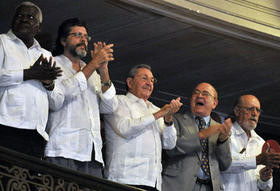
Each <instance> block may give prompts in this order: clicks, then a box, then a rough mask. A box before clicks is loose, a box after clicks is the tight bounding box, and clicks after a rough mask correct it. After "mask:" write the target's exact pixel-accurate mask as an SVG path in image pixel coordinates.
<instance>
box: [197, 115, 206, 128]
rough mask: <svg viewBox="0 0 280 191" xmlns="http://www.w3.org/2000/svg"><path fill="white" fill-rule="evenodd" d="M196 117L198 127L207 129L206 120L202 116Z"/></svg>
mask: <svg viewBox="0 0 280 191" xmlns="http://www.w3.org/2000/svg"><path fill="white" fill-rule="evenodd" d="M196 119H197V120H198V128H199V130H202V129H205V127H206V122H205V120H204V119H203V118H202V117H196Z"/></svg>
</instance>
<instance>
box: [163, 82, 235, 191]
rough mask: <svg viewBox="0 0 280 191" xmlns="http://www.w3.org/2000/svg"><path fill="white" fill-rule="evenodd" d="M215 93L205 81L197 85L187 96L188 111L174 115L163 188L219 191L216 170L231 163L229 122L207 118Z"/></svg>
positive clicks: (218, 171) (218, 175)
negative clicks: (174, 139)
mask: <svg viewBox="0 0 280 191" xmlns="http://www.w3.org/2000/svg"><path fill="white" fill-rule="evenodd" d="M217 105H218V93H217V91H216V90H215V88H214V87H213V86H212V85H211V84H209V83H200V84H198V85H197V86H196V87H195V88H194V90H193V92H192V96H191V99H190V107H191V113H190V114H175V116H174V125H175V127H176V130H177V143H176V147H175V148H174V149H172V150H170V151H167V150H166V154H167V157H166V158H165V160H164V170H163V187H162V188H163V191H170V190H184V191H212V190H214V191H220V190H221V186H222V185H221V181H220V170H226V169H227V168H228V167H229V166H230V164H231V154H230V149H229V139H228V137H229V133H230V128H231V121H230V120H228V121H226V122H225V123H224V124H219V123H218V122H216V121H215V120H214V119H212V118H211V117H210V114H211V112H212V110H213V109H215V108H216V106H217Z"/></svg>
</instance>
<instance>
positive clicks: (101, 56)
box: [45, 18, 117, 177]
mask: <svg viewBox="0 0 280 191" xmlns="http://www.w3.org/2000/svg"><path fill="white" fill-rule="evenodd" d="M90 39H91V38H90V36H89V35H88V34H87V28H86V25H85V23H84V22H81V21H80V20H79V19H78V18H72V19H67V20H65V21H64V22H63V23H62V24H61V25H60V27H59V29H58V35H57V40H56V47H55V50H54V52H53V54H54V55H55V56H56V55H58V56H56V57H55V60H56V63H57V65H58V66H60V67H61V69H62V70H63V75H62V77H61V79H60V80H59V81H57V82H56V83H55V87H54V89H53V91H52V92H48V98H49V102H50V117H49V121H48V126H47V130H48V132H49V137H50V139H49V142H48V143H47V146H46V149H45V156H46V160H47V161H49V162H52V163H54V164H56V165H60V166H63V167H67V168H71V169H73V170H77V171H80V172H83V173H87V174H90V175H93V176H97V177H102V168H103V166H104V162H103V158H102V153H101V149H102V139H101V133H100V117H99V114H100V113H111V112H113V111H114V110H115V109H116V107H117V99H115V95H116V90H115V88H114V85H113V84H112V83H111V80H110V76H109V72H108V62H109V61H112V60H114V58H113V49H112V47H113V44H108V45H107V44H106V43H104V42H98V43H94V51H91V57H92V59H91V61H90V62H89V63H88V64H85V63H84V62H83V61H82V60H81V59H82V58H83V57H85V56H86V54H87V51H88V42H89V41H90ZM96 70H98V71H99V74H98V73H97V72H96Z"/></svg>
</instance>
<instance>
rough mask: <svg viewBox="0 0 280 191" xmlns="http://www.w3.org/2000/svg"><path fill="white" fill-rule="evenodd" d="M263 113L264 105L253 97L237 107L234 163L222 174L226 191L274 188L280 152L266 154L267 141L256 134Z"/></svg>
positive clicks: (239, 101)
mask: <svg viewBox="0 0 280 191" xmlns="http://www.w3.org/2000/svg"><path fill="white" fill-rule="evenodd" d="M260 113H261V106H260V102H259V100H258V98H256V97H255V96H253V95H243V96H240V97H239V98H238V100H237V101H236V103H235V105H234V115H235V117H236V122H235V123H233V126H232V128H231V132H232V135H231V138H230V140H231V142H230V148H231V153H232V164H231V166H230V167H229V168H228V169H227V170H226V171H224V172H221V175H222V181H223V185H224V190H225V191H231V190H239V191H243V190H244V191H245V190H248V191H259V190H271V189H272V184H273V183H272V168H279V163H280V153H275V152H273V151H270V150H267V151H265V152H262V146H263V144H264V140H263V139H262V138H261V137H260V136H259V135H257V134H256V132H255V131H254V129H255V128H256V127H257V124H258V120H259V116H260ZM264 165H265V166H264Z"/></svg>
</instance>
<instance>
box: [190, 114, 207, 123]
mask: <svg viewBox="0 0 280 191" xmlns="http://www.w3.org/2000/svg"><path fill="white" fill-rule="evenodd" d="M192 116H193V118H194V119H195V118H196V117H197V116H195V115H193V114H192ZM202 118H203V119H204V121H205V123H206V124H207V125H208V124H209V122H210V116H205V117H202Z"/></svg>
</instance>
